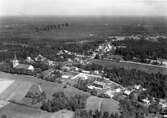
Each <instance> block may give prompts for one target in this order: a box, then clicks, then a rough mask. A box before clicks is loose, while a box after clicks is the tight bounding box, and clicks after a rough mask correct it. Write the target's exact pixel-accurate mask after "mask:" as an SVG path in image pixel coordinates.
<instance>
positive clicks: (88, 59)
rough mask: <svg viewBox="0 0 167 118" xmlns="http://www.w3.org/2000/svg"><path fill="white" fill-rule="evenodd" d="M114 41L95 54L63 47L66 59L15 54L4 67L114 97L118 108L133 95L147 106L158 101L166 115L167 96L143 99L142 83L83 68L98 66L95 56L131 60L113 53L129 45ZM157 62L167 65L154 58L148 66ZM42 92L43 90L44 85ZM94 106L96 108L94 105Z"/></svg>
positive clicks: (102, 96) (59, 55) (164, 61)
mask: <svg viewBox="0 0 167 118" xmlns="http://www.w3.org/2000/svg"><path fill="white" fill-rule="evenodd" d="M110 38H111V37H110ZM112 39H113V41H114V42H115V40H116V39H117V38H116V37H112ZM118 40H119V38H118ZM120 40H124V39H120ZM136 40H137V39H136ZM113 41H107V40H106V41H105V42H104V43H103V44H100V45H99V46H98V47H97V49H96V50H89V53H90V54H91V55H81V54H77V53H74V52H70V51H68V50H60V51H59V52H58V53H57V56H58V57H59V58H60V59H62V60H65V61H53V60H50V59H48V58H47V57H44V56H43V55H41V54H39V55H37V56H36V57H35V58H32V57H30V56H28V57H27V59H25V60H19V59H18V58H17V55H16V54H15V55H14V56H13V60H10V62H4V63H2V64H1V66H2V67H3V66H5V67H9V68H7V69H6V68H5V69H4V68H2V69H1V70H2V71H4V72H8V73H11V74H12V73H13V74H22V75H30V76H34V77H35V78H38V79H39V80H45V81H48V82H53V83H59V84H61V85H64V86H71V87H74V88H75V89H79V90H81V91H84V92H86V93H89V94H90V95H92V96H97V99H100V98H105V99H111V100H113V101H115V102H116V103H118V104H117V107H119V101H120V100H123V99H126V98H129V97H132V98H133V99H134V100H135V101H136V102H137V103H139V104H141V105H142V106H144V107H146V108H149V106H152V105H154V104H156V105H158V106H159V107H160V109H161V113H159V114H160V115H162V116H163V117H164V118H166V117H167V99H157V98H154V97H151V96H144V97H140V98H139V97H138V96H139V95H140V94H141V93H143V92H144V91H146V90H147V89H146V88H144V87H142V86H141V85H140V84H138V85H137V84H136V85H132V86H123V85H121V84H119V83H116V82H114V81H111V79H110V78H106V77H104V70H103V69H99V70H98V69H97V68H95V69H92V68H90V69H84V68H83V67H84V66H88V68H89V66H92V65H93V66H96V65H94V64H93V62H92V60H94V59H99V60H110V61H113V62H118V63H119V62H120V63H121V62H128V61H125V60H124V59H123V58H122V57H121V56H119V55H114V53H112V52H114V51H115V50H116V49H117V48H126V46H123V45H122V46H114V45H113V44H112V42H113ZM67 55H70V56H72V57H73V58H68V56H67ZM154 61H156V62H158V64H159V65H157V66H159V67H164V68H167V63H166V62H167V61H166V60H163V59H161V61H159V60H150V63H149V64H147V65H148V66H150V65H151V66H152V63H153V62H154ZM134 63H137V62H134ZM6 65H8V66H6ZM9 65H10V66H9ZM39 88H40V87H39ZM40 91H42V90H41V88H40ZM90 109H91V110H93V108H90ZM94 109H95V108H94ZM111 112H112V111H111Z"/></svg>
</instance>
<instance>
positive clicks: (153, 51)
mask: <svg viewBox="0 0 167 118" xmlns="http://www.w3.org/2000/svg"><path fill="white" fill-rule="evenodd" d="M114 45H124V46H126V48H117V49H116V52H115V53H116V54H118V55H122V56H123V57H124V59H125V60H133V59H134V58H136V59H137V61H140V62H146V59H154V60H156V59H157V58H163V59H167V40H166V39H158V41H154V42H153V41H149V40H144V37H143V38H141V39H140V40H134V39H127V40H124V41H118V42H115V43H114Z"/></svg>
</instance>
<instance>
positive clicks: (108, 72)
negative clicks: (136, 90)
mask: <svg viewBox="0 0 167 118" xmlns="http://www.w3.org/2000/svg"><path fill="white" fill-rule="evenodd" d="M103 76H105V77H107V78H110V80H112V81H114V82H117V83H119V84H121V85H123V86H125V87H126V86H131V85H136V84H140V85H141V86H142V87H144V88H146V89H147V90H146V93H147V94H149V95H150V96H153V97H155V98H166V97H167V91H166V90H167V76H166V75H162V74H160V73H157V74H149V73H146V72H143V71H138V70H134V69H133V70H125V69H123V68H113V69H104V74H103Z"/></svg>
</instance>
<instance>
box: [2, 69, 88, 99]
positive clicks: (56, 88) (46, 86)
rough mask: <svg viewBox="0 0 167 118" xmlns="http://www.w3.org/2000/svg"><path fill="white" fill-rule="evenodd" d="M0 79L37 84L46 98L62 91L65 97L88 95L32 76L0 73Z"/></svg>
mask: <svg viewBox="0 0 167 118" xmlns="http://www.w3.org/2000/svg"><path fill="white" fill-rule="evenodd" d="M0 75H1V78H3V79H12V80H17V79H20V80H23V81H29V82H31V83H34V84H39V85H40V86H41V88H42V90H43V91H45V92H46V93H47V95H48V97H51V96H52V94H53V93H56V92H60V91H63V92H64V93H65V94H66V95H67V96H73V95H75V94H86V95H89V93H86V92H83V91H80V90H78V89H76V88H74V87H70V86H66V87H64V85H62V84H58V83H53V82H47V81H45V80H41V79H37V78H35V77H32V76H26V75H16V74H15V75H14V74H8V73H4V72H0Z"/></svg>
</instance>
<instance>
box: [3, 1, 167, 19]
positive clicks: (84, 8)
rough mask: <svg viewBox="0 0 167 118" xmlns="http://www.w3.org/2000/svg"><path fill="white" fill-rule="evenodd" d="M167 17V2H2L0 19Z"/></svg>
mask: <svg viewBox="0 0 167 118" xmlns="http://www.w3.org/2000/svg"><path fill="white" fill-rule="evenodd" d="M2 15H5V16H10V15H17V16H22V15H56V16H60V15H61V16H66V15H69V16H70V15H72V16H73V15H74V16H75V15H77V16H78V15H79V16H82V15H83V16H84V15H86V16H167V0H0V16H2Z"/></svg>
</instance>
